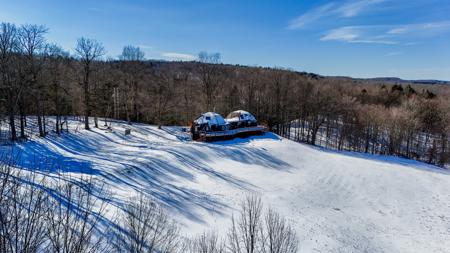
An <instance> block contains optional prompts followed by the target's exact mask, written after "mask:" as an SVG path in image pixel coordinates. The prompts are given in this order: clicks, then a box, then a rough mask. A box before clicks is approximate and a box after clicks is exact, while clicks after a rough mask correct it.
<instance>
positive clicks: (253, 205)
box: [228, 196, 263, 253]
mask: <svg viewBox="0 0 450 253" xmlns="http://www.w3.org/2000/svg"><path fill="white" fill-rule="evenodd" d="M262 208H263V206H262V202H261V198H260V197H257V196H250V197H247V198H246V199H245V200H244V201H243V202H242V204H241V211H240V214H239V217H238V220H235V218H234V216H233V218H232V220H231V229H230V231H229V233H228V240H229V241H228V248H229V250H230V251H231V252H236V253H240V252H247V253H254V252H259V247H258V246H259V245H258V241H259V239H260V238H259V235H260V230H261V228H262V227H261V225H262V224H261V213H262Z"/></svg>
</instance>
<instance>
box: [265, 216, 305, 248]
mask: <svg viewBox="0 0 450 253" xmlns="http://www.w3.org/2000/svg"><path fill="white" fill-rule="evenodd" d="M263 226H264V230H262V235H261V244H262V247H261V248H262V252H264V253H295V252H297V250H298V243H299V242H298V239H297V234H296V233H295V231H294V229H293V228H292V227H291V226H290V225H289V224H288V223H287V222H286V219H285V218H283V217H281V216H280V215H279V214H278V213H277V212H275V211H274V210H273V209H269V210H268V211H267V213H266V215H265V217H264V224H263Z"/></svg>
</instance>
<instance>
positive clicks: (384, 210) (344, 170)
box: [1, 121, 450, 252]
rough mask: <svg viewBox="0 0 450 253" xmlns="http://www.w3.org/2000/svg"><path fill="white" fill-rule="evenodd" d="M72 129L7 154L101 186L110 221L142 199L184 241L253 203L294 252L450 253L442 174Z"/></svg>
mask: <svg viewBox="0 0 450 253" xmlns="http://www.w3.org/2000/svg"><path fill="white" fill-rule="evenodd" d="M77 125H78V122H76V121H71V122H70V124H69V128H70V133H65V134H63V135H62V136H61V137H57V136H55V135H54V134H50V135H49V136H48V137H46V138H43V139H40V138H33V140H32V141H29V142H26V143H22V144H15V145H14V146H13V148H14V150H15V151H16V152H20V153H21V161H20V162H21V166H22V167H23V168H24V169H31V166H32V163H31V162H32V161H39V162H40V163H51V164H58V165H59V167H60V169H61V170H62V171H64V172H68V173H71V174H72V175H74V176H76V175H82V174H91V175H93V176H95V177H97V178H99V179H102V180H104V181H105V182H106V183H107V184H108V186H109V188H110V190H111V191H112V198H111V199H110V203H111V205H110V208H111V212H110V214H111V215H113V211H114V210H113V209H114V208H117V207H120V206H121V205H123V203H124V202H125V201H126V200H127V199H129V197H131V196H134V195H135V194H138V193H144V194H149V195H152V196H153V197H155V198H157V199H158V200H159V201H161V203H163V204H164V205H165V206H167V207H168V210H169V211H170V212H171V214H172V215H173V216H174V217H176V218H177V220H179V221H180V222H181V223H182V230H183V232H184V233H185V234H195V233H201V232H203V231H204V230H208V229H217V230H219V231H220V233H221V234H222V235H224V234H225V233H226V231H227V228H228V225H229V218H230V216H231V214H232V213H233V212H235V210H236V208H237V207H238V204H239V203H240V201H241V200H242V199H243V198H244V197H245V196H246V195H248V194H252V193H257V194H260V195H261V197H262V199H263V201H264V203H265V204H266V206H271V207H273V208H275V209H276V210H277V211H278V212H280V213H282V214H283V215H285V216H286V217H287V218H288V219H289V220H290V222H292V224H293V225H294V227H295V228H296V230H297V232H298V235H299V237H300V238H299V239H300V250H301V252H315V251H317V252H449V251H450V173H449V172H448V171H447V170H443V169H440V168H438V167H434V166H431V165H427V164H424V163H421V162H416V161H412V160H406V159H402V158H396V157H385V156H373V155H366V154H358V153H351V152H335V151H329V150H325V149H321V148H316V147H311V146H307V145H303V144H299V143H295V142H292V141H289V140H286V139H283V138H280V137H278V136H276V135H274V134H271V133H266V134H265V135H263V136H255V137H252V138H249V139H239V138H237V139H234V140H231V141H221V142H215V143H199V142H192V141H190V138H189V136H188V135H187V134H186V133H185V132H183V131H182V129H181V128H179V127H163V128H162V129H157V128H156V127H154V126H148V125H145V124H133V125H131V126H130V125H127V124H126V123H124V122H113V123H112V131H110V130H107V129H95V128H93V129H92V130H91V131H85V130H81V128H80V127H79V126H77ZM101 125H103V122H101ZM128 128H129V129H131V134H130V135H124V131H125V129H128ZM76 129H77V131H75V130H76ZM9 148H10V147H7V146H2V147H1V149H3V150H7V149H9ZM42 167H44V166H42Z"/></svg>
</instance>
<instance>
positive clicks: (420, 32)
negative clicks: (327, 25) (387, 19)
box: [320, 21, 450, 45]
mask: <svg viewBox="0 0 450 253" xmlns="http://www.w3.org/2000/svg"><path fill="white" fill-rule="evenodd" d="M449 31H450V21H442V22H434V23H421V24H405V25H373V26H344V27H339V28H336V29H332V30H329V31H327V32H326V33H325V35H324V36H322V37H321V38H320V40H321V41H341V42H347V43H371V44H386V45H394V44H401V45H415V44H417V42H411V40H416V39H420V38H427V37H433V36H437V35H440V34H444V33H448V32H449Z"/></svg>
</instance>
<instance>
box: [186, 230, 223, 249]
mask: <svg viewBox="0 0 450 253" xmlns="http://www.w3.org/2000/svg"><path fill="white" fill-rule="evenodd" d="M225 249H226V248H225V243H224V242H223V241H222V240H220V239H219V237H218V235H217V234H216V233H214V232H209V233H203V234H201V235H200V236H198V237H196V238H194V239H190V240H188V241H187V243H186V245H185V248H184V249H183V252H188V253H225Z"/></svg>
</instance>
